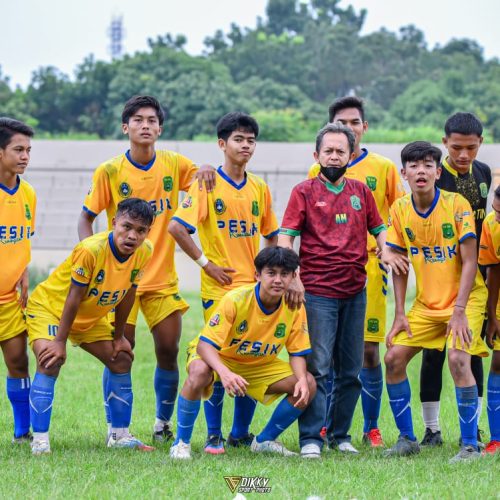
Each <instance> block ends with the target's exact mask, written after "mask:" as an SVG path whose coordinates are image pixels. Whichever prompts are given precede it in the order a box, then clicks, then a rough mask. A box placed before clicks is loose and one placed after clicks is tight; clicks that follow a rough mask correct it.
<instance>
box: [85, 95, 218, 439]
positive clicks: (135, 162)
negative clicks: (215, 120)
mask: <svg viewBox="0 0 500 500" xmlns="http://www.w3.org/2000/svg"><path fill="white" fill-rule="evenodd" d="M164 117H165V115H164V112H163V109H162V108H161V106H160V103H159V102H158V101H157V100H156V99H155V98H154V97H150V96H135V97H132V98H131V99H130V100H129V101H128V102H127V103H126V104H125V107H124V109H123V113H122V129H123V133H124V134H127V135H128V137H129V140H130V149H129V150H128V151H127V152H126V153H125V154H122V155H119V156H116V157H115V158H112V159H111V160H109V161H107V162H104V163H103V164H102V165H100V166H99V167H98V168H97V170H96V171H95V173H94V177H93V180H92V187H91V188H90V191H89V194H88V195H87V197H86V198H85V202H84V206H83V211H82V213H81V215H80V219H79V222H78V235H79V237H80V240H82V239H83V238H86V237H88V236H90V235H91V234H92V222H93V221H94V219H95V217H96V216H97V214H99V213H100V212H101V211H103V210H106V214H107V217H108V226H109V227H111V221H112V219H113V217H114V216H115V213H116V207H117V205H118V203H119V202H120V201H121V200H124V199H127V198H129V197H130V196H134V197H138V198H141V199H143V200H145V201H147V202H148V203H149V204H150V205H151V207H152V209H153V211H154V213H155V216H156V222H155V224H154V226H153V227H152V228H151V234H150V239H151V242H152V243H153V245H154V249H155V254H154V256H153V259H152V260H151V263H150V265H149V266H148V269H147V270H146V273H145V275H144V278H143V280H141V285H140V287H139V289H138V292H137V297H136V300H135V303H134V306H133V308H132V311H131V313H130V316H129V317H128V319H127V325H126V327H125V336H126V337H127V339H128V340H129V341H130V343H131V344H132V346H133V345H134V343H135V342H134V339H135V325H136V323H137V315H138V312H139V309H141V310H142V312H143V314H144V317H145V318H146V322H147V323H148V326H149V329H150V330H151V332H152V334H153V339H154V343H155V353H156V360H157V367H156V371H155V376H154V388H155V393H156V421H155V425H154V431H153V439H155V440H156V441H167V440H168V439H170V438H172V437H173V434H172V430H171V424H170V418H171V416H172V413H173V410H174V404H175V400H176V397H177V386H178V382H179V369H178V367H177V354H178V351H179V338H180V334H181V325H182V314H183V313H185V312H186V311H187V309H188V308H189V306H188V304H187V303H186V302H185V301H184V300H183V299H182V298H181V296H180V295H179V293H178V292H179V287H178V279H177V274H176V272H175V266H174V251H175V242H174V240H173V239H172V238H171V237H170V235H169V234H168V232H167V226H168V223H169V221H170V218H171V217H172V214H173V211H174V210H175V209H176V208H177V205H178V200H179V191H187V190H188V189H189V186H190V184H191V180H192V178H193V175H194V174H195V173H196V171H197V170H198V169H197V167H196V166H195V165H194V164H193V163H192V162H191V160H188V159H187V158H186V157H184V156H182V155H180V154H178V153H174V152H173V151H164V150H155V143H156V141H157V140H158V138H159V136H160V134H161V132H162V128H163V121H164ZM211 170H213V169H212V168H210V171H211ZM207 177H209V178H210V177H211V176H210V174H208V176H207ZM108 376H109V372H108V370H107V369H105V370H104V375H103V389H104V388H105V387H107V386H108V384H107V378H108ZM108 396H109V395H108V394H106V393H105V394H104V401H105V403H104V404H105V408H106V417H107V420H108V428H109V425H110V419H109V412H108V411H107V410H108V408H107V405H106V401H107V400H108Z"/></svg>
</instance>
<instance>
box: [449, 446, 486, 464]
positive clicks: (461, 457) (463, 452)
mask: <svg viewBox="0 0 500 500" xmlns="http://www.w3.org/2000/svg"><path fill="white" fill-rule="evenodd" d="M480 457H481V453H479V451H477V448H476V447H474V446H471V445H467V446H462V448H460V451H459V452H458V453H457V454H456V455H455V456H454V457H453V458H451V459H450V464H456V463H458V462H468V461H469V460H476V458H480Z"/></svg>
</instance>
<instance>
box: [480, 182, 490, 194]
mask: <svg viewBox="0 0 500 500" xmlns="http://www.w3.org/2000/svg"><path fill="white" fill-rule="evenodd" d="M479 191H481V196H482V197H483V198H488V186H487V185H486V183H485V182H481V184H479Z"/></svg>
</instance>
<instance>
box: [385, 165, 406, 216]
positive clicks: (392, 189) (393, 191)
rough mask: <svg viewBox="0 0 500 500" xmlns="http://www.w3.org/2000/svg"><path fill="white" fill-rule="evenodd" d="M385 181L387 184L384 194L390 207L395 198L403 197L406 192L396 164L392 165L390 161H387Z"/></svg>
mask: <svg viewBox="0 0 500 500" xmlns="http://www.w3.org/2000/svg"><path fill="white" fill-rule="evenodd" d="M386 182H387V185H386V191H385V193H386V194H385V196H386V198H387V203H388V204H389V207H390V206H391V205H392V204H393V203H394V202H395V201H396V200H397V199H399V198H401V197H403V196H404V195H405V194H406V193H405V190H404V187H403V184H402V183H401V179H400V177H399V174H398V170H397V168H396V165H394V163H392V161H391V162H390V163H389V168H388V170H387V178H386Z"/></svg>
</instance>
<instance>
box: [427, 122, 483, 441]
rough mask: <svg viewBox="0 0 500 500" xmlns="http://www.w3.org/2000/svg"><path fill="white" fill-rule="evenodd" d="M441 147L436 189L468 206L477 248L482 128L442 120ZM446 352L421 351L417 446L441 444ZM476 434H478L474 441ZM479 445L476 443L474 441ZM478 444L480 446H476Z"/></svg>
mask: <svg viewBox="0 0 500 500" xmlns="http://www.w3.org/2000/svg"><path fill="white" fill-rule="evenodd" d="M444 132H445V136H444V137H443V144H444V146H445V147H446V149H447V151H448V156H447V157H446V158H445V159H444V160H443V161H442V162H441V177H440V178H439V179H438V180H437V181H436V186H437V187H439V188H440V189H445V190H446V191H450V192H453V193H460V194H461V195H462V196H463V197H464V198H465V199H466V200H467V201H468V202H469V203H470V205H471V207H472V210H473V211H474V219H475V222H476V235H477V240H476V242H477V245H478V246H479V241H480V239H481V230H482V224H483V220H484V218H485V217H486V201H487V197H488V192H489V190H490V186H491V170H490V167H488V165H486V164H485V163H481V162H480V161H478V160H476V156H477V154H478V151H479V147H480V146H481V144H482V142H483V136H482V134H483V126H482V124H481V122H480V121H479V120H478V119H477V118H476V117H475V116H474V115H473V114H472V113H455V114H454V115H452V116H450V117H449V118H448V120H446V124H445V126H444ZM480 270H481V273H482V276H481V275H478V276H477V280H478V282H477V286H480V287H482V286H483V283H481V281H484V280H483V277H484V278H485V277H486V272H485V269H484V268H483V269H481V267H480ZM445 357H446V351H445V350H444V349H443V350H442V351H438V350H436V349H432V350H430V349H424V351H423V353H422V368H421V371H420V401H421V402H422V415H423V419H424V424H425V435H424V438H423V439H422V442H421V443H420V444H421V445H424V446H439V445H441V444H442V442H443V440H442V437H441V428H440V425H439V406H440V405H439V400H440V397H441V388H442V386H443V365H444V360H445ZM471 368H472V374H473V375H474V379H475V380H476V385H477V392H478V401H479V409H478V419H479V416H480V415H481V408H482V399H483V362H482V359H481V357H480V356H472V357H471ZM479 439H480V432H479V430H478V440H479ZM478 442H479V441H478ZM480 444H482V443H480Z"/></svg>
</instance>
